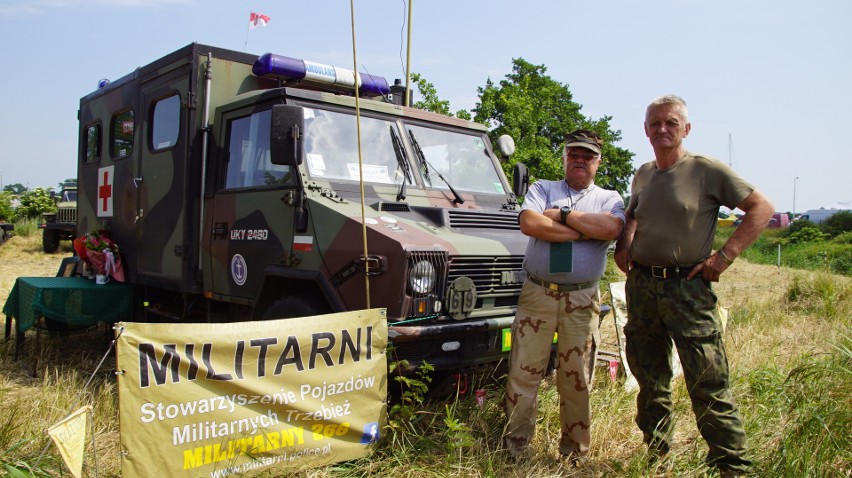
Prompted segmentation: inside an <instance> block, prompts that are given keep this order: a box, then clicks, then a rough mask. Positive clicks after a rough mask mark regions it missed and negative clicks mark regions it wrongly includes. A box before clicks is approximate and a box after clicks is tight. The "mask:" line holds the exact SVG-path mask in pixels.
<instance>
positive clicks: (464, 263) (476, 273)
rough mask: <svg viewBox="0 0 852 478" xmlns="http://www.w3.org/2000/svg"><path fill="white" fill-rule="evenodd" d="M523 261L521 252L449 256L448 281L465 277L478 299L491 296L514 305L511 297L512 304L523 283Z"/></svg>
mask: <svg viewBox="0 0 852 478" xmlns="http://www.w3.org/2000/svg"><path fill="white" fill-rule="evenodd" d="M523 264H524V256H498V257H489V256H453V257H451V258H450V272H449V279H448V282H452V281H453V280H455V279H456V278H458V277H463V276H466V277H469V278H471V279H472V280H473V283H474V284H475V285H476V295H477V297H478V298H479V299H484V298H489V297H494V298H495V300H499V302H500V303H502V304H507V305H514V304H511V303H512V299H513V298H514V303H515V304H516V303H517V297H518V296H519V295H520V294H521V286H523V284H524V280H523V279H524V276H523ZM496 305H497V303H495V306H496Z"/></svg>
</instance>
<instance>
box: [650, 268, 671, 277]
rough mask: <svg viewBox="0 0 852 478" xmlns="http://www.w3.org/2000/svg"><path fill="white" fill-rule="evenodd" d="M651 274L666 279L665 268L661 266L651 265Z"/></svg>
mask: <svg viewBox="0 0 852 478" xmlns="http://www.w3.org/2000/svg"><path fill="white" fill-rule="evenodd" d="M651 276H653V277H656V278H657V279H668V277H666V268H665V267H662V266H651Z"/></svg>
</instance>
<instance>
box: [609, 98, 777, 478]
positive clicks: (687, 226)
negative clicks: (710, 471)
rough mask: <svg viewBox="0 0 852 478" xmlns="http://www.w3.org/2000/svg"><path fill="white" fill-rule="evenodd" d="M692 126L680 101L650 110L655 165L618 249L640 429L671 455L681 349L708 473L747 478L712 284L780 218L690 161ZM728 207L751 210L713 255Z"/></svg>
mask: <svg viewBox="0 0 852 478" xmlns="http://www.w3.org/2000/svg"><path fill="white" fill-rule="evenodd" d="M691 128H692V125H691V124H690V123H689V122H688V120H687V109H686V102H685V101H684V100H683V99H681V98H679V97H677V96H674V95H669V96H662V97H659V98H657V99H655V100H654V101H652V102H651V104H650V105H648V108H647V110H646V114H645V134H646V135H647V136H648V139H649V140H650V142H651V146H652V147H653V148H654V155H655V160H654V161H652V162H649V163H646V164H644V165H642V166H641V167H640V168H639V170H637V171H636V175H635V176H634V178H633V185H632V187H631V197H630V204H629V205H628V207H627V211H626V223H625V229H624V234H623V235H622V237H621V238H620V239H619V240H618V242H617V244H616V249H615V261H616V264H617V265H618V267H619V268H620V269H621V270H622V271H624V272H625V273H627V284H626V286H625V292H626V293H627V312H628V319H627V325H626V326H625V328H624V333H625V336H626V339H627V347H626V352H627V361H628V364H629V365H630V370H631V371H632V372H633V373H634V375H635V376H636V379H637V381H638V383H639V394H638V396H637V399H636V405H637V411H636V424H637V425H638V426H639V428H640V429H641V430H642V433H643V435H644V440H645V443H646V444H648V446H649V448H650V451H651V452H652V453H654V454H655V455H664V454H666V453H667V452H668V450H669V446H670V444H671V438H672V434H673V432H674V426H673V425H674V422H673V420H672V418H673V417H672V400H671V390H672V387H671V381H672V375H673V373H672V368H671V355H672V342H674V345H675V346H676V347H677V351H678V355H679V356H680V359H681V365H682V366H683V371H684V379H685V380H686V386H687V390H688V391H689V396H690V399H691V400H692V410H693V412H694V413H695V417H696V421H697V423H698V429H699V431H700V432H701V435H702V437H704V440H705V441H706V442H707V444H708V446H709V452H708V454H707V464H708V465H709V466H715V467H717V468H718V469H719V473H720V475H721V476H723V477H727V476H739V475H741V474H743V473H745V472H747V471H748V468H749V466H750V465H751V462H750V461H749V460H748V459H746V458H745V456H744V454H745V431H744V430H743V426H742V422H741V420H740V418H739V412H738V410H737V406H736V403H735V402H734V400H733V398H732V396H731V392H730V390H729V377H728V360H727V357H726V355H725V348H724V345H723V343H722V336H721V325H720V323H719V319H718V317H717V314H716V295H715V293H714V292H713V288H712V287H711V282H716V281H718V280H719V276H720V275H721V274H722V272H724V271H725V270H726V269H727V268H728V266H730V265H731V263H732V262H733V260H734V259H735V258H736V257H737V256H738V255H739V254H740V253H742V251H743V250H744V249H745V248H747V247H748V246H749V245H751V243H752V242H754V241H755V239H757V237H758V236H759V235H760V232H761V231H762V230H763V228H765V227H766V225H767V224H768V222H769V219H770V217H772V214H773V209H774V208H773V206H772V204H771V203H770V202H769V200H768V199H767V198H766V197H765V196H764V195H763V194H762V193H761V192H760V191H758V190H756V189H755V188H754V186H752V185H751V184H749V183H748V182H746V181H744V180H743V179H742V178H740V177H739V176H738V175H737V174H736V173H734V172H733V171H732V170H731V169H730V168H728V167H727V166H726V165H725V164H723V163H721V162H719V161H716V160H712V159H709V158H706V157H703V156H700V155H696V154H692V153H689V152H688V151H687V150H686V148H685V147H684V146H683V139H684V138H686V137H687V135H688V134H689V131H690V129H691ZM720 206H727V207H729V208H731V209H733V208H735V207H736V208H739V209H741V210H743V211H745V213H746V214H745V216H743V219H742V224H740V226H739V227H738V228H737V230H736V231H735V232H734V234H732V235H731V237H730V238H729V239H728V241H727V242H726V243H725V244H724V245H723V246H722V247H721V248H720V249H719V250H718V251H716V252H715V253H713V252H712V245H713V237H714V235H715V232H716V219H717V217H718V213H719V207H720Z"/></svg>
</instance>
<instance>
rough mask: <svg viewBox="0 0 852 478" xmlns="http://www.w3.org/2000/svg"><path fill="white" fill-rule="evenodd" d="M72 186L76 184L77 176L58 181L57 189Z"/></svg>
mask: <svg viewBox="0 0 852 478" xmlns="http://www.w3.org/2000/svg"><path fill="white" fill-rule="evenodd" d="M74 186H77V178H66V179H65V181H62V182H60V183H59V190H62V188H64V187H74Z"/></svg>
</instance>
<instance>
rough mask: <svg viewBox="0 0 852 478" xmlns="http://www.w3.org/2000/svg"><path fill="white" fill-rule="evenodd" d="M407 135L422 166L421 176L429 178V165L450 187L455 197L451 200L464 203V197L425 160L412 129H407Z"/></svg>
mask: <svg viewBox="0 0 852 478" xmlns="http://www.w3.org/2000/svg"><path fill="white" fill-rule="evenodd" d="M408 137H409V138H411V145H412V146H414V153H415V154H416V155H417V161H418V162H419V163H420V166H421V167H422V168H423V176H425V177H426V179H429V167H430V166H431V167H432V170H433V171H435V174H437V175H438V178H440V179H441V181H443V182H444V184H446V185H447V187H448V188H450V192H451V193H453V196H454V197H455V199H454V200H453V203H455V204H464V199H462V197H461V196H460V195H459V193H457V192H456V190H455V189H453V186H452V185H451V184H450V182H449V181H447V179H446V178H445V177H444V175H443V174H441V172H440V171H438V169H437V168H436V167H435V166H432V163H430V162H429V161H427V160H426V155H425V154H423V149H421V148H420V143H418V142H417V139H416V138H415V137H414V131H412V130H410V129H409V130H408ZM431 182H432V180H431V179H429V183H430V184H431Z"/></svg>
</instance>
